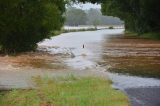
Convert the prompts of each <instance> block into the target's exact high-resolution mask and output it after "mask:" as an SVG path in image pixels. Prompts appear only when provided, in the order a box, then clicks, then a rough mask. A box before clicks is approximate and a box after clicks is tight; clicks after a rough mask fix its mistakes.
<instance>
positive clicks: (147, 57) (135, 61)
mask: <svg viewBox="0 0 160 106" xmlns="http://www.w3.org/2000/svg"><path fill="white" fill-rule="evenodd" d="M102 45H103V49H102V51H103V53H102V58H103V60H102V61H101V62H99V64H101V65H102V66H104V67H106V68H107V70H108V71H111V72H116V73H123V74H131V75H136V76H144V77H157V78H160V41H155V40H150V39H143V38H142V39H140V38H136V37H123V36H119V37H118V36H115V37H114V36H113V37H111V38H110V39H107V41H105V42H104V43H103V44H102Z"/></svg>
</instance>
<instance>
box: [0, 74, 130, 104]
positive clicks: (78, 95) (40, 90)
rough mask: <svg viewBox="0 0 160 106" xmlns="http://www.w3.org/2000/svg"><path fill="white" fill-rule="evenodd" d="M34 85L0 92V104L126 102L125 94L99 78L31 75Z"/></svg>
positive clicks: (107, 81)
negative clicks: (29, 87)
mask: <svg viewBox="0 0 160 106" xmlns="http://www.w3.org/2000/svg"><path fill="white" fill-rule="evenodd" d="M34 81H35V83H36V89H34V90H12V91H9V92H7V93H1V94H0V106H129V102H128V98H127V97H126V96H125V95H124V94H123V93H122V92H120V91H117V90H114V89H113V88H112V87H111V84H112V82H111V81H109V80H106V79H102V78H96V77H84V78H77V77H74V76H73V75H70V76H69V77H66V78H54V79H51V78H41V77H36V78H34Z"/></svg>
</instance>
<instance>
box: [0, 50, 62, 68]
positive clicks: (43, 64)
mask: <svg viewBox="0 0 160 106" xmlns="http://www.w3.org/2000/svg"><path fill="white" fill-rule="evenodd" d="M63 68H64V64H63V63H61V62H60V59H57V57H56V56H54V55H51V54H48V53H45V52H28V53H21V54H18V55H16V56H8V55H7V56H0V70H4V69H5V70H7V69H8V70H12V69H13V70H14V69H15V70H18V69H20V70H24V69H52V70H53V69H63Z"/></svg>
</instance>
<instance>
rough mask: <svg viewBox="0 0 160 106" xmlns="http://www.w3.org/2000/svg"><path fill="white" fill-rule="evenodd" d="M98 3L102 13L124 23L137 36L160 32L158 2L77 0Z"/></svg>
mask: <svg viewBox="0 0 160 106" xmlns="http://www.w3.org/2000/svg"><path fill="white" fill-rule="evenodd" d="M78 1H80V2H92V3H100V4H101V5H102V13H103V14H105V15H110V16H116V17H119V18H121V19H122V20H124V21H125V26H126V29H127V30H129V31H134V32H137V33H139V34H141V33H146V32H159V31H160V21H159V19H160V15H159V14H160V6H159V4H160V1H159V0H78Z"/></svg>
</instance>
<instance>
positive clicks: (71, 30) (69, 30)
mask: <svg viewBox="0 0 160 106" xmlns="http://www.w3.org/2000/svg"><path fill="white" fill-rule="evenodd" d="M96 30H97V28H87V29H84V28H82V29H61V30H58V31H51V33H50V36H55V35H60V34H61V33H69V32H82V31H96Z"/></svg>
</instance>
